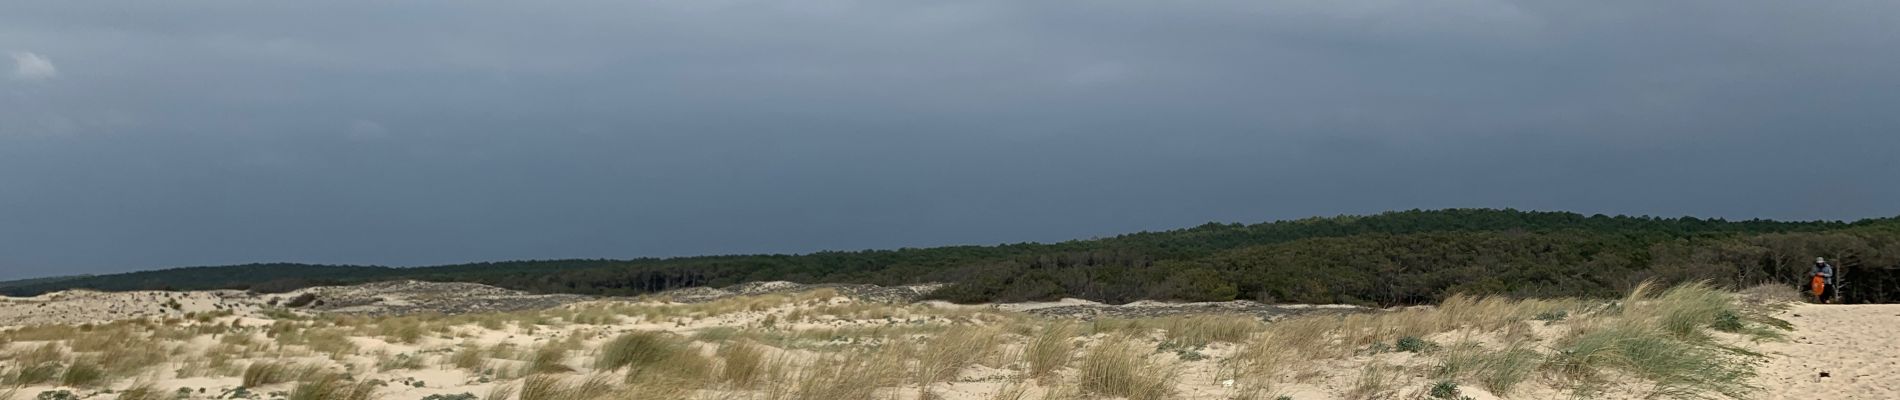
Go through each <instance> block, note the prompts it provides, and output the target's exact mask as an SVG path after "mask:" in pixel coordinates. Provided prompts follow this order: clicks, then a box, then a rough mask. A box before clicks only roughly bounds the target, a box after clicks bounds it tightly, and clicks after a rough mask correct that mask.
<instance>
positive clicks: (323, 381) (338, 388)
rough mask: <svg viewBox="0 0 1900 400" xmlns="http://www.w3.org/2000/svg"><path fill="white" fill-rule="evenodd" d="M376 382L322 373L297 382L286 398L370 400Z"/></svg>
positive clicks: (299, 399) (293, 399)
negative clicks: (299, 382)
mask: <svg viewBox="0 0 1900 400" xmlns="http://www.w3.org/2000/svg"><path fill="white" fill-rule="evenodd" d="M376 398H377V396H376V384H375V383H373V382H351V381H349V380H348V379H344V377H343V376H341V375H336V374H322V375H321V376H318V377H316V379H312V380H310V381H309V382H304V383H302V384H298V385H297V388H296V389H292V390H291V391H290V397H289V398H288V400H372V399H376Z"/></svg>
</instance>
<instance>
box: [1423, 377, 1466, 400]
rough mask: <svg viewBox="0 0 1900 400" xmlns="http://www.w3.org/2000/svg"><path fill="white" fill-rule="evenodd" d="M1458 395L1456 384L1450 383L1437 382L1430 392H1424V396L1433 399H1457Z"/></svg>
mask: <svg viewBox="0 0 1900 400" xmlns="http://www.w3.org/2000/svg"><path fill="white" fill-rule="evenodd" d="M1458 394H1459V393H1458V384H1457V383H1454V382H1452V381H1438V383H1436V384H1433V385H1432V388H1431V390H1428V391H1426V395H1429V396H1431V397H1432V398H1434V399H1457V398H1458Z"/></svg>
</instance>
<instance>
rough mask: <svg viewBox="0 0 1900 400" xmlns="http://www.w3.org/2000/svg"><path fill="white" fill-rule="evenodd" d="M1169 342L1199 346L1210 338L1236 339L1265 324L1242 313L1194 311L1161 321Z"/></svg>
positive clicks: (1233, 340)
mask: <svg viewBox="0 0 1900 400" xmlns="http://www.w3.org/2000/svg"><path fill="white" fill-rule="evenodd" d="M1161 325H1162V329H1163V330H1164V331H1166V332H1167V334H1166V335H1167V336H1166V340H1167V342H1168V343H1170V344H1172V345H1174V346H1178V347H1202V346H1207V345H1208V344H1209V343H1213V342H1228V343H1239V342H1242V341H1246V340H1247V338H1248V337H1250V336H1253V334H1254V332H1258V331H1260V329H1261V328H1263V327H1265V325H1266V324H1265V323H1262V322H1260V319H1258V318H1254V317H1251V316H1241V315H1194V316H1184V317H1169V318H1166V319H1164V320H1162V322H1161Z"/></svg>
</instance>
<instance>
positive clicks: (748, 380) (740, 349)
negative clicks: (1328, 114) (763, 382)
mask: <svg viewBox="0 0 1900 400" xmlns="http://www.w3.org/2000/svg"><path fill="white" fill-rule="evenodd" d="M719 358H720V359H721V360H722V361H723V362H722V363H721V365H720V367H719V378H720V380H721V381H724V382H726V383H731V384H734V385H737V386H739V387H751V386H752V385H753V384H755V383H757V382H759V380H760V379H764V378H765V375H766V372H767V371H766V367H767V365H766V359H765V349H764V348H763V346H760V345H758V344H755V343H752V342H749V341H747V342H732V343H728V344H726V345H725V346H720V347H719Z"/></svg>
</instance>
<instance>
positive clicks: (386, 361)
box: [376, 353, 429, 371]
mask: <svg viewBox="0 0 1900 400" xmlns="http://www.w3.org/2000/svg"><path fill="white" fill-rule="evenodd" d="M428 360H429V358H428V357H427V356H423V355H420V354H410V353H402V354H396V355H389V354H378V355H377V357H376V368H377V369H378V370H382V371H395V370H405V369H422V368H423V367H424V366H426V365H427V364H428Z"/></svg>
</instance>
